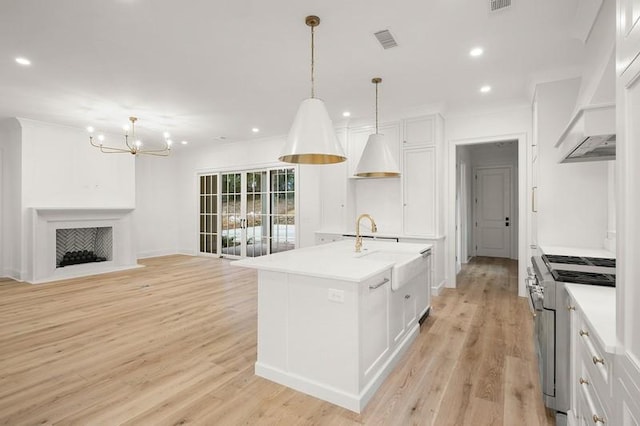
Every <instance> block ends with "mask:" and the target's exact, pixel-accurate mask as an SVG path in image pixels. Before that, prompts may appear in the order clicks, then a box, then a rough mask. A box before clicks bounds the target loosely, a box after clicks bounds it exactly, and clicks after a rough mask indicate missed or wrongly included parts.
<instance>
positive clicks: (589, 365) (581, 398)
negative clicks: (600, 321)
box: [567, 297, 618, 425]
mask: <svg viewBox="0 0 640 426" xmlns="http://www.w3.org/2000/svg"><path fill="white" fill-rule="evenodd" d="M567 306H568V307H569V308H570V309H571V312H572V314H571V316H570V321H571V334H570V345H571V352H570V354H571V355H570V368H571V374H570V377H571V379H570V381H571V386H570V391H571V399H570V401H571V412H570V414H569V416H570V417H571V420H573V424H579V425H583V424H585V425H586V424H589V425H592V424H596V425H598V424H599V425H602V424H618V423H617V422H616V417H617V415H616V410H615V403H614V401H615V400H614V398H613V386H612V380H613V368H614V359H615V356H614V354H613V353H609V352H607V351H606V350H605V349H604V347H603V346H602V343H601V342H602V338H601V336H599V335H598V333H597V331H596V330H595V329H594V328H593V327H592V326H591V322H590V321H589V320H588V319H587V317H586V315H587V314H586V313H585V312H584V311H583V307H582V306H581V305H580V301H576V300H575V299H573V298H572V297H569V302H568V303H567Z"/></svg>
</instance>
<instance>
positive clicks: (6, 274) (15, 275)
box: [2, 268, 23, 282]
mask: <svg viewBox="0 0 640 426" xmlns="http://www.w3.org/2000/svg"><path fill="white" fill-rule="evenodd" d="M2 278H11V279H12V280H14V281H18V282H23V280H22V274H20V271H17V270H15V269H9V268H6V269H4V270H3V271H2Z"/></svg>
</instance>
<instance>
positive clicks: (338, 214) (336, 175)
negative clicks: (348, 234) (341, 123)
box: [320, 130, 347, 229]
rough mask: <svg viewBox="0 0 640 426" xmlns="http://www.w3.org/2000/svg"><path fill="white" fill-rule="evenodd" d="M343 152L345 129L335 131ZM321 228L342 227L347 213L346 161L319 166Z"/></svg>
mask: <svg viewBox="0 0 640 426" xmlns="http://www.w3.org/2000/svg"><path fill="white" fill-rule="evenodd" d="M336 134H337V135H338V140H339V141H340V144H341V145H342V147H343V149H344V150H345V152H346V151H347V150H346V148H345V146H346V144H345V140H346V137H347V134H346V130H339V131H337V132H336ZM320 173H321V180H320V182H321V184H320V188H321V192H322V193H321V197H320V202H321V208H322V218H321V222H322V229H343V228H344V226H345V225H346V217H347V216H346V215H347V206H346V204H347V163H346V162H342V163H337V164H327V165H325V166H323V167H321V168H320Z"/></svg>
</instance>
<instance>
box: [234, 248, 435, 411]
mask: <svg viewBox="0 0 640 426" xmlns="http://www.w3.org/2000/svg"><path fill="white" fill-rule="evenodd" d="M430 249H431V245H429V244H412V243H393V242H376V241H365V243H364V247H363V250H362V252H361V253H355V251H354V241H338V242H335V243H331V244H324V245H320V246H314V247H308V248H304V249H297V250H292V251H288V252H282V253H277V254H273V255H269V256H262V257H257V258H252V259H243V260H239V261H236V262H233V264H234V265H237V266H242V267H247V268H254V269H257V270H258V359H257V362H256V365H255V372H256V374H257V375H259V376H261V377H264V378H267V379H269V380H272V381H274V382H277V383H280V384H283V385H285V386H288V387H291V388H293V389H296V390H298V391H301V392H304V393H307V394H309V395H313V396H315V397H317V398H320V399H323V400H325V401H329V402H331V403H333V404H336V405H339V406H341V407H344V408H347V409H349V410H352V411H355V412H360V411H361V410H362V409H363V408H364V407H365V405H366V404H367V402H368V401H369V400H370V398H371V397H372V396H373V394H374V393H375V391H376V390H377V389H378V387H379V386H380V385H381V384H382V382H383V381H384V379H385V378H386V376H387V375H388V374H389V373H390V372H391V371H392V370H393V368H394V366H395V365H396V363H397V362H398V360H399V358H400V356H401V355H402V354H403V353H404V351H405V350H406V349H407V348H408V347H409V345H410V344H411V343H412V342H413V340H414V339H415V337H416V336H417V333H418V332H419V321H420V319H421V318H424V317H426V315H427V314H428V312H429V309H430V299H431V297H430V288H431V283H430V275H431V266H430V256H429V255H430Z"/></svg>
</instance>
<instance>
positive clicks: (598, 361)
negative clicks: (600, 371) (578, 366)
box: [591, 355, 604, 365]
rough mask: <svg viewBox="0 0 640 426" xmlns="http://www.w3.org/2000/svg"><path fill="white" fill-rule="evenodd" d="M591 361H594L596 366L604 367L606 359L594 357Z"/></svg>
mask: <svg viewBox="0 0 640 426" xmlns="http://www.w3.org/2000/svg"><path fill="white" fill-rule="evenodd" d="M591 360H592V361H593V363H594V364H602V365H604V359H602V358H598V357H597V356H595V355H594V356H593V358H591Z"/></svg>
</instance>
